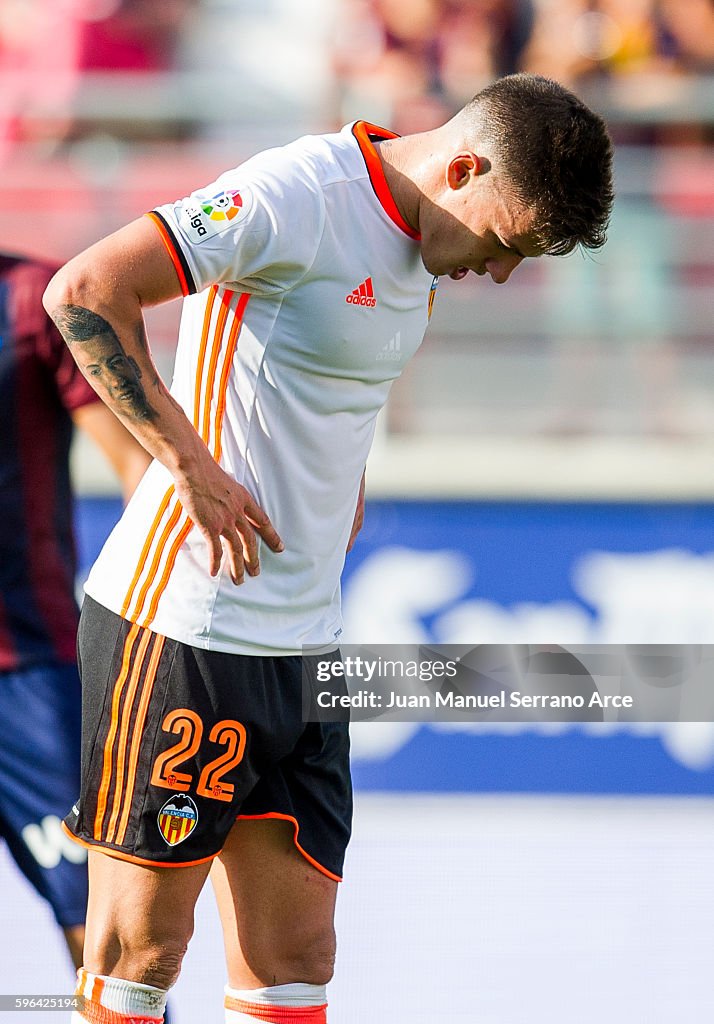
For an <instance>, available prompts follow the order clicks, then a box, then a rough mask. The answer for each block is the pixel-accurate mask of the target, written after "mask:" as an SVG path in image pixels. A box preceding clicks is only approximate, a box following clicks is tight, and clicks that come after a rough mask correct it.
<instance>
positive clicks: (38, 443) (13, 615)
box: [0, 255, 97, 671]
mask: <svg viewBox="0 0 714 1024" xmlns="http://www.w3.org/2000/svg"><path fill="white" fill-rule="evenodd" d="M55 269H56V268H54V267H52V266H50V265H48V264H44V263H39V262H36V261H34V260H30V259H23V258H20V257H10V256H4V255H0V671H3V670H4V671H7V670H13V669H18V668H24V667H27V666H29V665H37V664H42V663H49V662H62V663H68V662H72V661H74V659H75V635H76V628H77V606H76V603H75V599H74V577H75V571H76V560H75V547H74V535H73V531H72V496H71V491H70V479H69V447H70V440H71V436H72V420H71V416H70V413H71V412H72V411H73V410H74V409H78V408H79V407H80V406H82V405H87V404H88V403H89V402H95V401H97V396H96V394H95V393H94V391H93V390H92V389H91V387H90V386H89V384H87V382H86V381H85V379H84V377H83V376H82V374H81V373H80V372H79V370H78V369H77V366H76V364H75V362H74V360H73V359H72V357H71V355H70V353H69V350H68V349H67V346H66V345H65V343H64V341H63V340H62V337H61V335H60V334H59V332H58V331H57V329H56V328H55V326H54V324H53V323H52V321H51V320H50V319H49V317H48V316H47V314H46V313H45V311H44V309H43V308H42V293H43V291H44V289H45V287H46V285H47V283H48V281H49V280H50V278H51V277H52V274H53V273H54V271H55Z"/></svg>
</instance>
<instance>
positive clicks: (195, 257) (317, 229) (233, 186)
mask: <svg viewBox="0 0 714 1024" xmlns="http://www.w3.org/2000/svg"><path fill="white" fill-rule="evenodd" d="M273 152H275V151H273ZM261 156H263V157H269V154H261ZM276 159H277V158H276ZM251 163H252V161H249V162H248V164H244V165H242V166H241V167H238V168H235V169H234V170H232V171H228V172H226V173H225V174H223V175H222V176H221V177H220V178H218V179H217V181H215V182H213V184H211V185H208V186H206V187H205V188H202V189H198V190H197V191H195V192H193V193H192V194H191V195H190V196H188V197H187V198H185V199H180V200H179V201H178V202H175V203H169V204H166V205H164V206H159V207H157V208H156V209H155V210H153V211H152V212H151V213H149V214H148V216H149V217H151V218H152V219H153V220H154V222H155V224H156V227H157V228H158V230H159V231H160V233H161V236H162V239H163V242H164V245H165V246H166V248H167V250H168V252H169V255H170V256H171V259H172V261H173V264H174V267H175V268H176V273H177V274H178V278H179V281H180V282H181V288H182V291H183V293H184V295H190V294H193V293H194V292H199V291H202V290H203V289H204V288H206V287H208V286H209V285H212V284H226V285H229V286H230V285H231V284H234V285H235V286H236V287H237V288H241V289H243V290H245V291H247V292H249V293H251V294H263V295H267V294H271V293H275V292H279V291H284V290H287V289H288V288H292V287H293V286H294V285H295V284H297V282H298V281H300V280H301V278H302V277H304V275H305V274H306V273H307V272H308V270H309V269H310V267H311V265H312V263H313V261H314V259H315V255H316V253H317V249H318V246H319V243H320V238H321V234H322V229H323V225H324V201H323V198H322V193H321V190H320V189H319V188H318V187H317V186H316V184H315V182H314V181H313V180H311V178H310V177H309V175H307V174H305V173H302V172H301V171H300V169H299V168H295V167H293V166H291V165H290V164H287V166H285V165H280V164H278V165H277V166H276V167H275V168H271V169H268V168H266V167H261V168H260V169H258V170H255V169H250V164H251Z"/></svg>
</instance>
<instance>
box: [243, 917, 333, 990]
mask: <svg viewBox="0 0 714 1024" xmlns="http://www.w3.org/2000/svg"><path fill="white" fill-rule="evenodd" d="M241 945H242V950H241V953H242V956H243V957H244V958H245V960H246V962H247V963H248V965H249V966H250V968H251V970H252V971H253V973H254V974H255V975H256V977H258V978H260V979H261V981H262V983H263V984H264V985H275V984H290V983H292V982H303V983H305V984H307V985H326V984H327V983H328V982H329V981H330V980H331V978H332V975H333V974H334V969H335V933H334V930H331V929H330V930H325V931H324V932H320V933H315V934H313V935H311V936H306V935H304V934H302V935H297V934H295V935H291V936H288V935H286V934H285V933H283V935H281V936H280V938H279V939H278V940H276V939H275V938H272V939H271V938H270V937H269V936H265V935H263V936H261V937H260V938H257V939H256V941H254V942H250V941H246V940H245V939H243V940H242V943H241ZM275 979H279V980H278V981H277V982H276V980H275Z"/></svg>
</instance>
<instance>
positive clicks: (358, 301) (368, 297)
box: [345, 277, 377, 306]
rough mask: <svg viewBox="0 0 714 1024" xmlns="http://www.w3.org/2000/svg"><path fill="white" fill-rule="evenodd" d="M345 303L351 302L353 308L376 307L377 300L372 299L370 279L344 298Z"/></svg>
mask: <svg viewBox="0 0 714 1024" xmlns="http://www.w3.org/2000/svg"><path fill="white" fill-rule="evenodd" d="M345 302H351V303H352V304H353V305H354V306H376V305H377V300H376V299H375V297H374V289H373V288H372V278H371V277H368V278H367V279H366V280H365V281H363V282H362V284H361V285H360V286H359V288H355V290H354V291H353V292H350V294H349V295H346V296H345Z"/></svg>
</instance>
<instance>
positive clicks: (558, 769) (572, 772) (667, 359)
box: [0, 0, 714, 1024]
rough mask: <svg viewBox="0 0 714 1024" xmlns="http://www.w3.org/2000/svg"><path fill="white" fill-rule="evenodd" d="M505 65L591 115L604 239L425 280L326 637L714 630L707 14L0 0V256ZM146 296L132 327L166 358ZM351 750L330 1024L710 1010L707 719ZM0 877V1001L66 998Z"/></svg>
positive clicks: (683, 6)
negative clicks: (144, 322)
mask: <svg viewBox="0 0 714 1024" xmlns="http://www.w3.org/2000/svg"><path fill="white" fill-rule="evenodd" d="M520 69H525V70H533V71H537V72H541V73H545V74H549V75H552V76H553V77H557V78H559V79H560V80H562V81H564V82H566V83H569V84H571V85H572V86H573V87H574V88H575V89H576V90H577V91H578V92H579V93H580V94H582V95H583V96H584V97H585V98H586V99H587V100H588V101H589V102H590V103H591V104H592V105H593V106H594V107H595V108H596V109H598V110H600V111H601V112H602V113H603V114H604V115H605V116H606V117H607V119H608V121H609V123H610V125H611V127H612V132H613V135H614V137H615V139H616V142H617V182H618V202H617V207H616V213H615V217H614V220H613V225H612V232H611V241H610V242H609V243H608V245H607V247H606V248H605V249H604V250H603V251H602V252H601V253H599V254H596V255H595V256H593V257H588V258H584V257H581V256H579V255H575V256H573V257H571V258H568V259H565V260H542V261H538V262H534V263H533V264H532V265H528V264H526V265H524V266H523V267H522V268H520V269H519V271H518V273H517V274H516V275H515V277H514V279H513V281H512V282H511V283H510V284H509V285H508V288H507V290H506V291H499V290H498V289H497V288H496V286H494V285H492V284H491V283H490V282H488V281H478V282H477V281H476V279H473V280H471V281H467V282H465V283H461V284H458V285H457V284H454V283H453V282H451V281H448V280H445V281H443V282H442V283H441V285H440V287H439V291H438V296H437V300H436V305H435V311H434V316H433V319H432V324H431V328H430V331H429V334H428V336H427V339H426V341H425V343H424V345H423V347H422V349H421V351H420V353H419V355H418V356H417V358H416V359H415V360H414V361H413V363H412V364H411V365H410V367H409V368H408V371H407V372H406V373H405V375H404V377H403V378H402V380H401V381H400V382H399V383H398V385H397V386H395V388H394V391H393V395H392V400H391V405H390V407H389V410H388V412H387V413H386V414H385V415H384V418H383V422H382V424H381V428H380V431H379V435H378V443H377V446H376V448H375V452H374V456H373V458H372V460H371V462H370V466H369V472H368V497H369V504H368V512H367V520H366V525H365V529H364V531H363V534H362V536H361V538H360V539H359V541H358V544H357V546H356V548H355V550H354V552H353V553H352V554H351V555H350V557H349V559H348V565H347V569H346V573H345V584H344V600H345V611H346V623H347V636H348V639H355V640H359V641H360V642H371V643H376V642H384V643H389V642H394V643H396V642H407V641H408V642H414V641H420V640H429V641H437V642H441V643H445V642H460V643H512V642H514V643H515V642H517V643H534V644H535V643H561V644H566V645H567V644H569V643H607V642H612V643H633V644H634V643H636V644H652V643H657V644H672V645H674V644H694V645H697V644H703V643H714V440H713V437H712V430H713V428H714V331H713V330H712V313H713V312H714V302H713V299H714V231H713V230H712V229H713V227H714V145H713V143H714V3H712V2H711V0H411V2H410V3H408V4H407V3H399V2H397V0H303V2H302V3H300V4H294V3H293V4H291V3H289V2H288V0H162V2H161V3H155V2H151V0H0V224H1V227H0V247H2V248H3V249H6V250H17V251H24V252H29V253H33V254H36V255H39V256H43V257H49V258H53V259H57V260H62V259H65V258H67V257H69V256H71V255H72V254H73V253H75V252H76V251H77V250H78V249H79V248H81V247H83V246H85V245H87V244H89V243H90V242H92V241H93V240H94V239H96V238H97V237H99V236H101V235H103V234H106V233H107V232H109V231H110V230H112V229H114V228H115V227H118V226H119V225H121V224H122V223H124V222H126V221H127V220H129V219H131V218H132V217H134V216H138V215H140V214H141V213H142V212H144V211H145V210H147V209H150V208H151V207H152V206H153V205H155V204H157V203H159V202H162V201H165V200H167V199H169V198H174V197H177V196H179V195H184V194H186V193H187V192H188V191H190V190H191V189H192V188H194V187H196V186H198V185H200V184H204V183H206V182H208V181H210V180H212V179H213V178H214V177H215V176H216V174H217V173H218V172H220V171H221V170H222V169H224V168H226V167H229V166H233V165H235V164H236V163H238V162H240V161H241V160H242V159H244V158H246V157H247V156H249V155H250V154H251V153H253V152H255V151H256V150H258V149H261V148H264V147H266V146H268V145H275V144H280V143H282V142H285V141H288V140H290V139H292V138H294V137H296V136H297V135H299V134H303V133H305V132H321V131H326V130H332V129H334V128H336V127H339V126H340V125H341V124H343V123H344V122H346V121H348V120H351V119H353V118H355V117H363V118H366V119H368V120H371V121H374V122H377V123H382V124H386V125H389V126H390V127H392V128H394V129H395V130H397V131H401V132H409V131H418V130H420V129H423V128H428V127H431V126H432V125H434V124H436V123H438V122H439V121H440V120H442V119H444V118H445V117H446V116H448V114H449V113H450V112H451V111H452V110H454V109H456V108H457V107H458V106H459V105H460V104H461V103H462V102H463V101H465V100H466V99H468V98H470V96H471V95H473V93H474V92H475V91H477V89H478V88H479V87H480V86H481V85H482V84H484V83H485V82H487V81H488V80H489V79H491V78H492V77H494V76H495V75H499V74H502V73H507V72H510V71H513V70H520ZM544 173H547V168H544ZM178 314H179V309H178V307H177V306H176V305H172V306H169V307H165V308H162V309H161V310H157V311H153V312H152V314H151V316H150V337H151V339H152V344H153V347H154V351H155V353H156V357H157V361H158V362H159V365H160V367H161V369H162V371H163V372H164V373H165V374H166V375H168V376H170V373H171V363H172V357H173V342H174V336H175V329H176V323H177V319H178ZM75 470H76V479H77V482H78V487H79V491H80V495H81V498H80V502H79V506H78V526H79V530H80V546H81V555H82V562H83V565H84V566H85V568H86V567H87V566H88V564H89V563H90V562H91V559H92V558H93V555H94V554H95V553H96V550H97V547H98V545H99V544H100V543H101V540H102V537H103V536H104V535H105V533H106V531H107V530H108V529H109V528H110V526H111V523H112V522H113V519H114V518H115V517H116V515H117V514H118V511H119V502H118V499H117V498H116V495H115V494H114V485H113V483H112V481H111V478H110V476H109V474H108V471H107V470H106V468H105V467H104V466H103V465H102V464H101V462H100V460H99V457H98V455H97V454H96V453H95V452H93V451H92V450H91V449H90V448H89V447H88V446H86V445H84V444H79V445H78V446H77V448H76V451H75ZM354 752H355V760H354V768H355V781H356V784H357V816H356V824H357V830H356V838H355V840H354V843H353V845H352V847H351V852H350V856H349V860H348V865H347V878H348V883H347V884H346V885H345V887H344V891H343V892H342V894H341V902H340V907H339V927H340V937H341V944H340V951H339V959H338V972H337V977H336V980H335V982H334V983H333V985H332V986H331V999H332V1004H333V1012H332V1016H331V1018H330V1019H331V1021H333V1022H334V1024H356V1022H357V1021H363V1020H377V1021H382V1020H383V1021H387V1020H389V1021H393V1022H395V1024H406V1022H407V1021H409V1022H410V1024H412V1022H419V1024H426V1022H434V1021H437V1020H453V1021H464V1022H466V1021H484V1022H488V1024H520V1022H521V1021H526V1020H528V1021H529V1022H532V1024H541V1022H542V1024H546V1022H548V1024H551V1022H552V1021H561V1020H562V1021H565V1020H577V1021H578V1022H579V1024H601V1021H602V1020H607V1021H609V1022H610V1024H625V1022H627V1024H639V1022H642V1024H645V1022H646V1024H670V1022H671V1024H674V1022H678V1024H679V1022H681V1021H684V1020H701V1019H704V1018H705V1017H706V1016H707V1015H711V1013H712V1011H714V995H713V994H712V988H711V982H710V980H709V978H710V969H709V968H707V967H706V964H707V963H708V962H709V959H710V953H709V949H710V945H711V928H712V917H713V914H714V883H713V882H712V871H711V864H712V856H713V855H714V822H713V820H712V809H713V803H712V795H713V794H714V725H708V724H704V725H698V726H697V725H680V726H676V727H675V726H668V725H659V726H652V727H644V726H640V727H630V728H628V729H623V730H614V729H610V730H606V729H605V728H604V727H601V728H599V729H595V728H594V727H593V726H589V727H583V728H567V727H553V726H551V727H549V728H548V729H547V730H546V729H545V727H543V728H542V729H537V728H536V729H530V730H529V729H520V730H514V729H513V727H511V728H510V729H506V727H501V728H494V727H491V728H489V727H487V726H477V727H474V726H470V727H467V728H454V727H453V726H448V727H447V726H440V727H437V726H431V727H418V726H412V725H408V724H403V725H387V724H382V725H363V726H360V727H359V728H357V729H355V734H354ZM48 842H49V840H48ZM51 846H52V844H51V843H49V846H48V851H47V855H48V856H49V857H52V856H57V855H58V852H59V851H58V850H53V849H52V848H50V847H51ZM0 892H1V893H2V899H1V900H0V964H2V967H0V988H1V989H2V990H3V991H4V992H10V991H13V992H36V991H45V992H50V991H54V992H68V991H70V990H71V984H72V982H71V977H70V973H69V970H68V968H67V965H66V963H65V958H64V953H63V951H62V949H61V948H60V943H59V940H58V938H57V936H56V933H55V931H54V930H53V928H52V925H51V922H50V920H49V916H48V914H47V913H46V911H45V909H44V907H43V906H42V905H40V904H39V902H38V901H37V900H36V899H35V898H34V895H33V894H32V893H30V892H29V890H28V889H27V888H26V886H25V885H24V883H23V882H22V881H21V880H20V879H19V877H18V876H17V874H16V872H15V871H14V870H13V868H12V867H11V866H10V864H9V861H8V859H7V858H6V857H5V855H4V851H0ZM167 913H170V908H167ZM40 965H41V966H40ZM223 978H224V972H223V967H222V956H221V947H220V938H219V933H218V927H217V922H216V919H215V915H214V913H213V910H212V907H211V901H210V898H205V895H204V897H202V901H201V904H200V906H199V913H198V915H197V934H196V938H195V940H194V944H193V946H192V948H191V949H190V951H189V954H188V957H187V961H186V966H185V969H184V974H183V977H182V979H181V980H180V982H179V984H178V986H177V990H176V993H177V998H176V1000H175V1004H176V1020H177V1022H178V1024H189V1022H190V1021H191V1022H193V1021H206V1022H210V1021H216V1022H217V1021H219V1020H221V1019H222V1013H221V986H222V984H223ZM14 1016H15V1015H12V1014H10V1015H9V1016H8V1021H11V1020H12V1019H13V1018H14ZM20 1019H21V1018H19V1017H18V1020H20ZM35 1019H39V1018H35ZM50 1019H53V1018H50Z"/></svg>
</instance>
